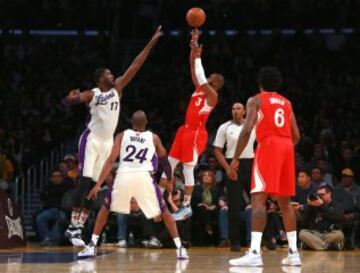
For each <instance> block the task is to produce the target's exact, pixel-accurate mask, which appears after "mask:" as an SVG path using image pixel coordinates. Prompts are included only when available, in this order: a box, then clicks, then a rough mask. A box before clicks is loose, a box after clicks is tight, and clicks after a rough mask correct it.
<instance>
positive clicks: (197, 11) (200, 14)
mask: <svg viewBox="0 0 360 273" xmlns="http://www.w3.org/2000/svg"><path fill="white" fill-rule="evenodd" d="M205 20H206V14H205V12H204V11H203V10H202V9H201V8H191V9H189V10H188V12H187V13H186V21H187V23H188V24H189V25H190V26H192V27H195V28H198V27H201V26H202V25H203V24H204V23H205Z"/></svg>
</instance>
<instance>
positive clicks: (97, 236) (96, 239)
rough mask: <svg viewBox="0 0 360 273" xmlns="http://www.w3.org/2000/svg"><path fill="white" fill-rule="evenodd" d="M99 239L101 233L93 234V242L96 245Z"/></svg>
mask: <svg viewBox="0 0 360 273" xmlns="http://www.w3.org/2000/svg"><path fill="white" fill-rule="evenodd" d="M98 241H99V235H96V234H93V235H92V236H91V242H93V244H94V245H95V246H96V245H97V243H98Z"/></svg>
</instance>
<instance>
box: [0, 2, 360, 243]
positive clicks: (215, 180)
mask: <svg viewBox="0 0 360 273" xmlns="http://www.w3.org/2000/svg"><path fill="white" fill-rule="evenodd" d="M63 2H64V3H66V2H67V1H63ZM145 2H146V1H144V2H142V3H145ZM155 2H156V1H155ZM170 2H171V1H170ZM176 2H178V1H176ZM226 2H229V3H225V1H219V3H221V5H224V6H226V5H231V4H235V2H236V1H226ZM258 2H261V3H263V6H264V7H265V8H264V12H267V11H269V10H270V11H271V10H272V9H271V8H270V9H266V4H265V3H266V2H267V1H258ZM278 2H279V3H280V2H281V1H278ZM289 2H291V3H292V4H291V5H296V4H299V2H301V1H289ZM303 2H304V3H305V2H306V1H303ZM317 2H318V3H319V5H320V3H321V2H323V1H317ZM332 2H334V3H336V4H338V5H340V6H341V2H343V1H332ZM346 2H348V3H350V4H354V5H355V1H346ZM279 3H278V4H279ZM166 5H168V3H166ZM279 5H280V4H279ZM299 5H300V4H299ZM301 5H305V4H301ZM150 6H151V5H150ZM275 6H276V5H275ZM320 6H321V5H320ZM152 7H153V6H152ZM300 10H301V9H300ZM330 14H331V13H330ZM347 18H350V19H351V17H347ZM350 19H349V20H350ZM170 25H171V24H170ZM108 39H109V38H108V37H105V36H100V37H77V39H74V38H73V37H62V38H59V37H53V38H49V37H36V36H29V35H23V36H18V37H17V36H12V35H2V36H0V44H1V47H0V61H1V63H2V69H1V71H0V75H1V79H2V80H1V81H0V181H1V185H2V189H7V188H9V186H7V184H8V183H11V182H12V181H13V179H14V177H15V176H16V174H18V173H19V172H21V171H22V170H25V169H26V168H27V167H28V166H30V165H31V164H32V163H34V162H37V161H38V160H39V159H41V157H42V156H43V155H45V154H46V153H47V152H48V151H49V150H50V149H51V148H52V147H54V146H55V145H56V144H57V143H58V142H59V141H62V140H64V139H65V138H68V137H69V136H73V135H76V134H77V132H78V130H79V129H82V123H83V121H84V120H85V118H84V117H85V111H84V110H85V108H84V107H74V108H68V107H64V106H62V105H61V103H60V101H61V98H62V97H63V96H64V95H65V94H66V92H67V90H69V89H71V88H75V87H80V88H81V89H82V90H84V89H85V88H89V87H90V86H92V83H91V74H92V71H93V70H94V69H95V68H97V67H98V66H102V65H107V64H108V63H109V62H108V60H109V52H108V51H109V47H108V45H109V40H108ZM359 39H360V37H359V35H358V34H356V33H355V34H350V35H344V34H333V35H320V34H313V35H304V34H296V35H289V36H287V35H285V36H281V35H276V34H275V35H264V36H246V35H243V34H240V35H238V36H234V37H225V36H222V35H216V36H208V35H207V34H204V35H203V36H202V37H201V42H202V43H203V44H204V53H203V64H204V68H205V71H206V73H207V74H210V73H212V72H219V73H222V74H223V75H224V76H225V86H224V88H223V89H222V90H221V93H220V100H219V105H218V106H217V107H216V109H215V111H214V112H213V113H212V115H211V117H210V119H209V122H208V126H207V127H208V130H209V135H210V138H209V143H208V149H207V151H206V152H205V154H204V155H203V156H202V158H201V159H200V161H199V165H198V167H197V170H196V173H195V176H196V181H197V182H196V187H195V190H194V196H193V200H192V207H193V211H194V215H193V216H192V217H191V219H189V220H187V221H188V222H187V223H185V224H184V223H181V224H182V227H181V230H182V234H184V235H183V238H182V239H183V240H184V241H187V242H189V243H190V241H192V243H193V244H194V245H219V244H220V245H226V244H227V241H228V234H227V233H226V230H227V222H226V221H227V216H226V210H227V204H226V191H225V189H224V185H223V179H224V176H225V175H226V174H225V173H224V172H223V171H222V170H221V168H220V167H219V166H218V163H217V161H216V159H215V158H214V156H213V148H212V143H213V141H214V137H215V133H216V129H217V127H218V126H219V125H220V124H222V123H223V122H224V121H226V120H228V119H230V118H231V116H230V109H231V105H232V103H233V102H235V101H240V102H242V103H244V104H245V103H246V100H247V98H248V97H249V96H251V95H254V94H255V93H256V92H257V90H258V89H257V86H256V74H257V72H258V70H259V68H260V67H261V66H263V65H266V64H273V65H276V66H277V67H278V68H279V69H280V70H281V71H282V73H283V77H284V86H283V90H280V91H283V93H284V94H285V95H286V96H287V97H288V98H289V99H290V100H291V101H292V104H293V107H294V112H295V114H296V116H297V120H298V123H299V127H300V131H301V140H300V143H299V144H298V145H297V147H296V167H297V170H298V171H300V172H299V174H298V182H297V183H298V191H297V195H296V197H295V199H294V202H297V203H294V206H295V208H296V210H297V211H298V217H299V221H301V220H302V219H307V220H308V221H307V220H306V221H305V223H312V221H313V219H315V218H316V216H319V215H320V216H321V218H322V219H325V220H324V223H323V225H322V224H321V223H320V224H319V222H316V223H315V222H314V223H312V225H311V226H304V227H302V228H304V230H319V231H321V232H323V231H326V232H331V231H332V230H343V234H344V238H345V241H346V242H343V243H345V246H346V247H348V248H351V247H355V246H358V244H359V241H358V238H356V234H358V233H359V227H358V222H359V216H358V215H359V205H360V193H359V192H360V190H359V187H360V186H359V183H360V177H359V175H360V161H359V156H360V155H359V148H360V142H359V137H360V132H359V129H360V124H359V120H358V119H357V118H356V117H357V116H358V113H359V110H360V109H359V108H360V97H359V96H358V95H357V92H358V90H359V89H360V66H359V63H360V57H359V56H360V54H359V53H360V41H359ZM188 40H189V37H188V36H186V35H183V36H178V37H170V36H169V35H165V36H164V37H162V38H161V40H160V41H159V44H158V45H157V46H156V47H155V48H154V51H153V52H152V54H151V56H150V58H149V60H148V61H147V62H146V64H145V65H144V67H143V68H142V70H141V72H140V73H139V75H137V76H136V78H135V79H134V82H133V83H132V84H131V85H129V87H128V88H127V89H126V90H125V93H124V97H123V98H122V111H121V119H120V124H119V129H118V130H121V129H124V128H126V127H128V126H129V122H128V119H129V117H130V116H131V114H132V112H133V111H134V110H137V109H143V110H145V111H146V112H147V114H148V116H149V123H150V128H151V129H152V130H153V131H154V132H156V133H157V134H159V135H160V136H161V138H162V139H163V141H164V143H165V146H166V147H167V148H170V145H171V142H172V140H173V138H174V134H175V129H176V128H177V127H178V126H179V125H180V124H181V123H182V122H183V120H184V116H185V110H186V106H187V102H188V100H189V98H190V95H191V93H192V91H193V89H194V87H193V85H192V83H191V78H190V72H189V64H188V54H189V48H188ZM123 65H126V66H127V65H128V64H123ZM114 70H115V71H116V72H117V71H118V70H119V69H118V67H116V68H114ZM58 167H59V170H55V171H54V172H52V174H51V178H50V181H51V183H49V187H50V188H52V189H46V191H44V192H43V194H42V198H43V201H44V211H47V212H46V213H44V211H43V212H41V213H40V214H38V215H37V217H36V220H35V222H36V225H37V226H38V229H39V231H40V234H42V235H43V236H42V238H41V239H42V241H43V243H44V245H46V244H51V242H52V239H51V237H53V236H55V235H54V234H56V236H58V234H60V232H58V227H57V226H52V228H55V229H50V228H49V229H48V230H47V229H44V225H45V223H47V222H48V220H49V219H50V220H49V221H50V223H54V221H55V222H57V221H58V220H59V217H60V216H59V215H60V214H62V213H60V212H59V211H60V210H55V211H54V210H53V211H51V212H50V211H48V210H49V209H50V208H53V207H55V208H60V207H61V206H60V205H61V203H62V202H61V200H62V198H63V197H64V195H65V194H66V192H67V191H68V190H69V189H71V188H73V187H75V186H76V176H77V173H76V158H70V157H68V158H67V159H66V160H65V161H64V162H62V163H61V164H60V165H59V166H58ZM60 180H61V181H62V180H64V182H60ZM177 180H179V181H181V180H183V178H182V177H181V176H180V175H179V177H177ZM62 183H64V185H63V184H62ZM324 183H325V184H324ZM59 185H60V186H59ZM178 185H179V187H178V188H176V189H177V190H178V191H175V192H174V193H170V195H171V196H172V195H174V196H173V197H174V200H175V201H176V202H181V196H182V195H183V192H182V188H181V185H182V183H178ZM309 185H310V186H309ZM54 187H55V188H57V187H60V188H61V191H57V190H54ZM10 188H11V187H10ZM204 191H205V192H206V193H207V194H206V196H207V197H208V198H206V200H203V197H204V194H203V192H204ZM54 192H56V194H55V195H56V198H55V196H54ZM60 192H61V193H63V194H60ZM208 193H210V195H209V194H208ZM316 193H317V194H318V195H319V196H327V197H325V199H326V198H327V199H326V200H325V201H323V202H325V203H326V202H328V203H327V204H331V202H337V203H340V204H341V206H342V211H338V213H337V215H336V221H335V220H334V219H335V218H334V217H330V218H329V219H330V220H329V221H327V220H326V215H327V214H326V211H321V210H319V208H316V207H319V206H318V205H314V204H315V203H316V202H315V203H312V204H313V205H311V204H310V203H311V202H308V197H309V195H311V194H316ZM330 195H331V198H330V199H329V196H330ZM209 196H211V198H209ZM54 200H56V202H54ZM349 200H350V201H351V202H349ZM315 201H316V200H315ZM319 202H320V201H319ZM247 204H249V203H248V200H247ZM169 206H170V207H171V204H169ZM132 207H133V211H132V214H131V216H129V218H127V220H126V221H127V223H128V231H127V232H126V233H124V230H122V231H119V230H118V234H123V235H121V236H122V237H121V236H120V235H115V240H125V238H123V237H125V236H124V234H126V237H128V238H127V239H128V242H127V243H128V244H129V240H130V239H131V240H132V241H135V243H134V244H136V241H138V242H140V243H141V244H143V241H144V240H147V241H149V242H151V244H152V245H159V244H157V242H156V241H155V240H152V239H154V238H157V239H158V240H159V241H160V243H161V245H166V239H163V238H167V239H168V237H166V235H164V234H163V233H161V232H164V230H163V229H162V226H161V224H160V225H157V224H158V223H157V224H155V227H153V226H152V227H151V228H149V227H147V228H145V229H144V226H143V224H141V225H139V223H142V222H141V221H143V220H144V219H142V218H141V217H142V216H141V212H139V210H138V208H137V206H136V200H134V201H133V204H132ZM268 207H269V215H270V214H271V219H272V220H271V221H269V223H270V224H269V225H268V227H267V231H268V232H266V236H265V237H266V244H267V246H268V248H269V249H271V248H274V247H275V246H276V244H278V245H279V244H280V245H281V244H285V243H286V242H284V241H285V236H284V230H283V228H282V226H281V221H279V217H281V215H279V213H278V212H277V206H276V202H274V201H273V200H269V206H268ZM314 207H315V209H314ZM320 207H321V206H320ZM247 209H251V208H250V207H248V208H247ZM60 218H62V215H61V217H60ZM139 219H140V220H139ZM309 219H310V220H309ZM118 221H119V223H120V222H121V221H122V222H121V223H123V222H124V219H122V220H118ZM151 221H152V220H151ZM331 221H334V222H331ZM115 222H116V221H115ZM241 223H242V224H241V225H240V226H239V228H241V229H242V230H243V234H247V233H246V231H248V230H249V213H248V211H245V210H244V214H243V216H242V221H241ZM179 224H180V223H179ZM50 226H51V225H50ZM60 226H61V225H60ZM150 226H151V225H150ZM300 227H301V225H300ZM60 229H61V228H60ZM119 229H120V228H119ZM139 230H140V231H139ZM51 232H52V233H51ZM44 234H49V236H44ZM129 234H132V235H131V236H130V237H131V238H129ZM139 234H140V235H139ZM301 234H302V235H301ZM307 235H309V234H306V232H305V235H304V232H303V233H300V236H301V237H300V238H303V241H306V238H308V236H307ZM302 236H304V237H302ZM337 236H338V237H339V235H338V234H337ZM354 236H355V238H354ZM340 237H341V236H340ZM243 240H244V244H246V243H248V241H249V238H248V237H247V236H244V238H243ZM55 241H56V240H55ZM149 242H148V243H149ZM131 244H132V242H131V243H130V244H129V245H131ZM144 244H145V245H146V244H147V243H144ZM144 244H143V245H144ZM151 244H150V246H151ZM308 244H309V243H308ZM148 245H149V244H148ZM308 247H310V248H316V249H321V248H322V246H321V243H319V244H317V245H316V246H314V245H310V246H308Z"/></svg>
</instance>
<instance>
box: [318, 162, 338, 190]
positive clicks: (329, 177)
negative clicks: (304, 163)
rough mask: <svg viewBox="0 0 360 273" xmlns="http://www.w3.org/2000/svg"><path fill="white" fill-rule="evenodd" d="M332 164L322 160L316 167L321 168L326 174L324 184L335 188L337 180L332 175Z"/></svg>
mask: <svg viewBox="0 0 360 273" xmlns="http://www.w3.org/2000/svg"><path fill="white" fill-rule="evenodd" d="M330 165H331V164H330V162H329V161H327V160H325V159H320V160H319V161H318V162H317V164H316V167H319V168H320V169H322V170H323V172H324V182H325V183H326V184H328V185H330V186H331V187H335V185H337V183H338V182H337V180H336V178H335V176H334V175H333V174H332V168H331V166H330Z"/></svg>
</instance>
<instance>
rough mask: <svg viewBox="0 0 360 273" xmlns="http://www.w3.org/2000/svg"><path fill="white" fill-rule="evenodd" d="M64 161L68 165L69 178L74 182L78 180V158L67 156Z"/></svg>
mask: <svg viewBox="0 0 360 273" xmlns="http://www.w3.org/2000/svg"><path fill="white" fill-rule="evenodd" d="M64 161H65V162H66V164H67V169H68V171H67V177H69V178H70V179H72V180H73V181H74V182H75V181H76V180H77V178H78V176H79V172H78V164H77V162H76V158H75V156H73V155H70V154H68V155H65V157H64Z"/></svg>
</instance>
